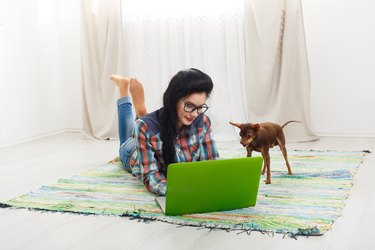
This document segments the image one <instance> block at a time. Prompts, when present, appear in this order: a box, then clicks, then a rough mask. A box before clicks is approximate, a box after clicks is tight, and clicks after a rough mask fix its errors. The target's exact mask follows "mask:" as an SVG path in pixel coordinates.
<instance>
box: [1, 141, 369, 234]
mask: <svg viewBox="0 0 375 250" xmlns="http://www.w3.org/2000/svg"><path fill="white" fill-rule="evenodd" d="M244 151H245V149H244V148H242V147H241V146H223V147H219V152H220V153H221V157H222V158H230V157H243V156H244V154H245V152H244ZM288 154H289V162H290V164H291V167H292V171H293V173H294V175H292V176H288V175H287V169H286V166H285V162H284V159H283V157H282V154H281V152H280V151H278V150H272V151H271V170H272V175H271V177H272V179H271V180H272V184H270V185H266V184H264V180H265V176H262V178H261V183H260V186H259V193H258V199H257V204H256V206H255V207H250V208H244V209H237V210H231V211H222V212H212V213H202V214H190V215H183V216H165V215H164V214H162V212H161V210H160V208H159V206H158V205H157V203H156V202H155V196H154V195H153V194H152V193H150V192H148V191H147V190H146V189H145V187H144V186H143V184H142V183H140V181H139V180H138V179H136V178H134V177H133V176H132V175H130V174H129V173H127V172H126V171H124V170H123V169H122V168H121V165H120V163H119V162H118V161H117V160H113V161H111V162H109V163H106V164H103V165H102V166H99V167H96V168H93V169H91V170H88V171H85V172H83V173H80V174H78V175H75V176H73V177H71V178H68V179H60V180H59V181H58V182H57V183H55V184H52V185H48V186H42V187H41V188H40V189H38V190H36V191H33V192H30V193H27V194H25V195H22V196H20V197H16V198H14V199H11V200H9V201H6V202H3V203H1V204H0V205H1V207H8V206H10V207H16V208H29V209H36V210H47V211H56V212H71V213H79V214H96V215H113V216H126V217H130V218H135V219H139V220H141V221H153V220H157V221H163V222H168V223H172V224H177V225H183V226H196V227H200V228H208V229H211V230H214V229H215V230H216V229H221V230H227V231H238V233H241V232H246V233H248V234H249V233H251V232H252V231H259V232H262V233H268V234H273V233H282V234H285V235H289V236H291V237H296V236H297V235H306V236H308V235H322V234H324V232H326V231H327V230H329V229H330V228H331V227H332V224H333V222H334V221H335V219H336V218H337V217H338V216H340V215H341V212H342V210H343V207H344V206H345V200H346V198H347V197H348V195H349V194H350V189H351V187H352V185H353V176H354V174H355V173H356V171H357V170H358V167H359V166H360V164H361V163H362V161H363V159H364V155H365V154H366V153H365V152H362V151H351V152H348V151H345V152H344V151H304V150H300V151H289V152H288Z"/></svg>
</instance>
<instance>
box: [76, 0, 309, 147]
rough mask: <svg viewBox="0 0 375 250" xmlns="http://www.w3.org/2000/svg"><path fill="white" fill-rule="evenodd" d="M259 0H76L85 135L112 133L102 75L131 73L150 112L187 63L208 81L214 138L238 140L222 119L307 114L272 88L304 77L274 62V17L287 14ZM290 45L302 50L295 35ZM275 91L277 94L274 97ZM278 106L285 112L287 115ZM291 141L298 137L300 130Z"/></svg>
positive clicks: (109, 94)
mask: <svg viewBox="0 0 375 250" xmlns="http://www.w3.org/2000/svg"><path fill="white" fill-rule="evenodd" d="M262 1H264V0H256V1H250V0H249V1H247V0H246V1H245V2H244V0H231V1H214V0H205V1H198V0H191V1H181V0H159V1H151V0H137V1H134V0H122V1H121V0H111V1H101V0H98V1H93V0H92V1H88V0H85V1H83V8H82V9H83V17H82V18H83V23H84V24H83V32H82V36H83V38H82V47H83V51H84V54H83V56H82V57H83V60H82V64H83V71H84V74H83V75H84V79H83V83H84V87H85V89H84V92H85V94H84V97H85V98H84V102H85V104H84V105H85V110H86V111H87V112H86V113H85V121H84V122H85V131H86V133H88V134H91V135H93V136H95V137H97V138H106V137H110V138H113V137H115V136H114V135H116V134H117V121H116V119H115V118H116V113H114V112H115V111H116V104H115V102H116V98H117V95H116V90H115V87H114V86H113V84H110V83H109V82H108V80H107V77H108V75H110V74H112V73H119V74H122V75H127V76H130V77H137V78H138V79H139V80H140V81H141V82H142V83H143V84H144V87H145V94H146V105H147V107H148V111H153V110H155V109H157V108H159V107H160V106H161V104H162V94H163V92H164V90H165V88H166V86H167V84H168V82H169V80H170V79H171V77H172V76H173V75H174V74H175V73H177V71H179V70H181V69H185V68H189V67H195V68H198V69H201V70H202V71H204V72H206V73H207V74H209V75H210V76H211V77H212V79H213V81H214V84H215V86H214V91H213V93H212V96H211V98H210V100H209V102H208V105H209V106H210V109H209V113H208V115H209V116H210V117H211V120H212V123H213V130H214V134H215V138H216V139H217V140H232V139H238V131H237V130H236V129H235V128H233V127H232V126H230V125H229V124H228V122H229V121H235V122H248V121H250V122H261V121H265V120H261V119H260V118H265V119H267V120H269V121H277V122H281V123H282V122H284V121H286V120H287V119H302V120H303V119H305V118H306V119H308V118H307V116H308V113H306V111H308V110H309V106H308V105H307V103H306V102H303V103H302V104H303V105H307V106H296V107H294V108H293V107H291V105H294V103H286V104H285V101H284V100H285V98H284V96H286V98H289V95H290V94H289V91H290V89H289V87H284V86H281V85H280V82H282V83H284V84H286V85H288V84H289V82H291V84H296V82H297V80H295V81H289V80H288V79H289V78H290V79H293V80H294V78H296V77H297V76H298V77H299V78H298V79H300V78H301V75H302V77H304V78H303V79H304V80H306V79H307V80H308V74H307V73H308V71H307V64H303V65H300V64H298V62H297V63H296V64H294V65H297V66H298V67H300V68H298V67H297V68H293V69H286V68H284V65H282V66H281V60H282V59H277V58H284V57H285V58H289V55H284V51H282V50H281V49H280V48H279V45H280V44H281V41H282V39H283V38H282V34H283V35H285V34H284V31H283V33H280V32H279V29H280V28H282V27H284V23H283V22H281V20H284V19H282V14H283V13H285V14H288V13H289V12H285V11H283V10H284V8H283V7H282V6H281V5H278V3H273V2H270V0H268V1H267V3H268V4H262ZM288 1H289V0H288ZM291 1H293V0H291ZM244 7H245V8H244ZM292 15H295V14H293V12H292ZM297 21H299V22H301V23H297V26H296V25H294V26H291V27H290V28H289V29H290V31H289V32H291V33H293V32H294V31H298V32H300V30H299V29H298V30H297V28H298V27H300V26H302V19H298V20H297ZM270 22H272V25H269V23H270ZM298 25H300V26H298ZM288 27H289V26H288ZM293 29H295V30H293ZM302 31H303V30H302ZM285 32H286V31H285ZM301 36H303V34H299V37H301ZM291 40H292V41H293V39H291ZM249 41H250V42H249ZM302 42H303V43H304V40H302ZM294 45H295V41H294V43H293V44H292V46H294ZM298 45H299V46H300V47H299V48H298V49H302V50H301V51H302V53H305V50H304V47H303V46H302V47H301V41H300V40H298ZM302 45H303V44H302ZM301 51H300V50H298V51H297V52H301ZM289 52H291V53H292V55H293V54H294V53H297V52H296V51H293V50H291V51H288V53H289ZM294 58H295V57H293V58H292V59H291V60H293V59H294ZM257 60H259V62H258V61H257ZM272 60H273V61H272ZM288 67H289V68H290V66H288ZM258 70H260V71H259V72H258ZM285 70H289V71H290V70H292V71H293V72H295V71H296V70H297V71H298V72H297V73H296V74H289V75H287V76H285V77H286V78H287V79H284V78H282V77H280V79H279V78H277V77H276V78H275V77H274V75H275V74H276V73H277V72H278V71H280V72H284V71H285ZM306 74H307V75H306ZM276 75H277V74H276ZM280 76H284V74H280ZM293 77H294V78H293ZM282 79H283V80H282ZM306 83H308V81H304V82H302V84H305V85H306ZM264 85H266V87H264ZM305 85H303V86H299V87H298V88H299V90H300V91H297V92H296V93H297V94H301V95H303V96H302V98H305V97H306V98H307V99H308V96H304V95H305V93H302V92H303V91H309V90H308V86H307V85H308V84H307V85H306V86H305ZM278 91H281V92H280V93H278V94H277V93H276V92H278ZM296 93H294V92H293V93H292V94H296ZM271 98H276V100H270V99H271ZM267 101H268V102H267ZM272 105H281V106H272ZM284 109H287V110H289V111H290V112H289V113H287V114H289V115H285V112H284V111H283V110H284ZM293 114H296V115H293ZM301 114H302V115H301ZM303 121H305V120H303ZM304 124H305V125H303V126H302V128H305V127H307V128H308V123H304ZM302 131H303V129H302ZM295 138H296V139H297V140H300V139H301V140H304V139H306V137H305V134H303V133H298V135H297V136H296V137H295Z"/></svg>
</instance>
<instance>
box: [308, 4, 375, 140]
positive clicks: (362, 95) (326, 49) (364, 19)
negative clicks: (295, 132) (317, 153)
mask: <svg viewBox="0 0 375 250" xmlns="http://www.w3.org/2000/svg"><path fill="white" fill-rule="evenodd" d="M302 7H303V13H304V22H305V31H306V41H307V50H308V57H309V64H310V74H311V83H312V101H311V106H312V107H311V111H312V125H313V129H314V130H315V131H316V132H317V134H319V135H340V136H341V135H343V136H375V112H374V109H375V15H374V13H375V1H372V0H357V1H352V0H329V1H327V0H302Z"/></svg>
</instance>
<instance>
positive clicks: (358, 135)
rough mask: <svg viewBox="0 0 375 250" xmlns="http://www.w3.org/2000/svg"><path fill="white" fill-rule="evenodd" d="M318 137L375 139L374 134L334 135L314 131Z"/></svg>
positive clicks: (332, 133)
mask: <svg viewBox="0 0 375 250" xmlns="http://www.w3.org/2000/svg"><path fill="white" fill-rule="evenodd" d="M314 132H315V133H316V135H317V136H318V137H350V138H375V134H373V133H359V134H358V133H345V132H344V133H334V132H319V131H314Z"/></svg>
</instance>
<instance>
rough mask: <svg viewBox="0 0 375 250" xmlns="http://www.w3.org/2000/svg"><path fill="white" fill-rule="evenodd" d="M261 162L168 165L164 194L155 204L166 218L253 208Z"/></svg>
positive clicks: (248, 159)
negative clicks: (168, 216) (157, 204)
mask: <svg viewBox="0 0 375 250" xmlns="http://www.w3.org/2000/svg"><path fill="white" fill-rule="evenodd" d="M262 162H263V159H262V157H259V156H258V157H246V158H233V159H223V160H210V161H197V162H181V163H174V164H171V165H169V166H168V181H167V183H168V184H167V194H166V196H159V197H156V200H157V201H158V203H159V205H160V207H161V208H162V210H163V212H164V213H165V214H166V215H181V214H190V213H205V212H213V211H222V210H233V209H238V208H244V207H251V206H255V204H256V200H257V195H258V188H259V181H260V175H261V168H262Z"/></svg>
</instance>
